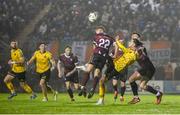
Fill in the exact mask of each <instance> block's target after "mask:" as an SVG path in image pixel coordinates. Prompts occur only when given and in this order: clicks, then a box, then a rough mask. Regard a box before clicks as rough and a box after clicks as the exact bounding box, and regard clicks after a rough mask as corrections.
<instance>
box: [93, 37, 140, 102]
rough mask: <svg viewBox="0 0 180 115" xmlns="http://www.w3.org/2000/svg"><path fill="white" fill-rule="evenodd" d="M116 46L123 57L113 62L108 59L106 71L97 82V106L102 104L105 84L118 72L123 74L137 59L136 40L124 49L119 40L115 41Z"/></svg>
mask: <svg viewBox="0 0 180 115" xmlns="http://www.w3.org/2000/svg"><path fill="white" fill-rule="evenodd" d="M116 44H117V46H118V47H119V48H120V49H121V50H122V52H123V55H121V56H120V57H116V58H115V59H113V60H112V58H109V59H108V63H107V69H106V71H105V74H104V75H103V77H102V78H101V80H100V82H99V100H98V102H97V103H96V104H97V105H102V104H104V94H105V82H106V81H108V80H110V79H111V78H112V77H113V76H116V75H118V74H119V73H120V72H124V71H125V70H126V68H127V67H128V66H129V65H131V64H133V63H134V62H135V61H136V60H137V58H138V53H137V52H136V51H135V47H136V45H137V44H136V40H134V41H132V42H131V44H130V45H129V48H126V47H124V46H123V44H122V43H121V42H120V41H119V39H116Z"/></svg>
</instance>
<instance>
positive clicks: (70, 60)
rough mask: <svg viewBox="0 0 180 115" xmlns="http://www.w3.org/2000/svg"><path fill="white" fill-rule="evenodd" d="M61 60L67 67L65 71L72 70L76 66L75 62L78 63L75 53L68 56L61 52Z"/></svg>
mask: <svg viewBox="0 0 180 115" xmlns="http://www.w3.org/2000/svg"><path fill="white" fill-rule="evenodd" d="M59 60H60V61H61V63H62V64H63V66H64V68H65V72H66V71H67V72H69V71H72V70H73V69H74V68H75V64H76V63H78V58H77V56H74V55H73V54H72V55H70V56H66V55H65V54H61V56H60V57H59Z"/></svg>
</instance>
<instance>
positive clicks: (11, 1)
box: [0, 0, 48, 42]
mask: <svg viewBox="0 0 180 115" xmlns="http://www.w3.org/2000/svg"><path fill="white" fill-rule="evenodd" d="M47 1H48V0H0V39H1V40H3V41H5V42H6V41H7V42H9V40H10V39H12V38H13V37H15V36H16V35H17V34H18V33H19V32H20V31H22V29H23V27H24V26H25V25H26V24H28V22H29V21H30V20H31V19H32V18H33V17H34V16H36V14H37V13H38V12H39V11H40V10H41V9H42V8H43V6H44V5H45V4H47Z"/></svg>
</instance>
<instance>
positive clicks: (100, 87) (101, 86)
mask: <svg viewBox="0 0 180 115" xmlns="http://www.w3.org/2000/svg"><path fill="white" fill-rule="evenodd" d="M104 94H105V86H104V85H103V84H100V85H99V97H100V98H103V97H104Z"/></svg>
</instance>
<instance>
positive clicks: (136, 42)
mask: <svg viewBox="0 0 180 115" xmlns="http://www.w3.org/2000/svg"><path fill="white" fill-rule="evenodd" d="M133 42H134V43H135V46H136V47H138V46H142V45H143V43H142V42H140V41H139V40H137V39H134V40H133Z"/></svg>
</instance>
